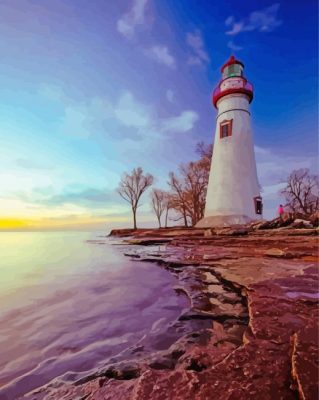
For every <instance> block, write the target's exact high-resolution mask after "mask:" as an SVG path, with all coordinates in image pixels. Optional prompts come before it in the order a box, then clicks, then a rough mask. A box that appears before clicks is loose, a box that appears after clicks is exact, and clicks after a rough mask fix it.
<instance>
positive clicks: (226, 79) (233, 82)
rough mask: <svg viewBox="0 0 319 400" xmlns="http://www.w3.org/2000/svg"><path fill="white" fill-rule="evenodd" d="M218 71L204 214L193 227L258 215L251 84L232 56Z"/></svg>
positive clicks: (241, 220)
mask: <svg viewBox="0 0 319 400" xmlns="http://www.w3.org/2000/svg"><path fill="white" fill-rule="evenodd" d="M221 73H222V79H221V81H220V82H219V84H218V85H217V87H216V89H215V90H214V92H213V98H212V101H213V105H214V106H215V107H216V108H217V111H218V113H217V118H216V130H215V141H214V151H213V157H212V162H211V169H210V175H209V183H208V188H207V195H206V206H205V214H204V218H203V219H201V220H200V221H199V222H198V223H197V225H196V226H197V227H213V226H231V225H236V224H244V223H247V222H250V221H253V220H258V219H261V217H262V207H263V205H262V198H261V196H260V186H259V182H258V177H257V169H256V160H255V153H254V143H253V136H252V129H251V113H250V106H249V105H250V103H251V102H252V100H253V97H254V90H253V86H252V84H251V83H250V82H248V81H247V79H246V78H245V76H244V64H243V63H242V62H241V61H239V60H237V59H236V58H235V57H234V56H231V57H230V59H229V60H228V61H227V62H226V63H225V64H224V65H223V66H222V68H221Z"/></svg>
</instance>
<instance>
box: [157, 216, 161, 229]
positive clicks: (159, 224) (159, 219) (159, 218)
mask: <svg viewBox="0 0 319 400" xmlns="http://www.w3.org/2000/svg"><path fill="white" fill-rule="evenodd" d="M157 219H158V227H159V228H161V217H160V216H159V217H157Z"/></svg>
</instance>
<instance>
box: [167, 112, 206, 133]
mask: <svg viewBox="0 0 319 400" xmlns="http://www.w3.org/2000/svg"><path fill="white" fill-rule="evenodd" d="M198 119H199V116H198V114H197V113H196V112H195V111H183V112H182V113H181V114H180V115H179V116H177V117H172V118H168V119H166V120H163V121H162V130H163V131H164V132H171V133H174V132H175V133H179V132H188V131H190V130H191V129H193V127H194V125H195V123H196V121H197V120H198Z"/></svg>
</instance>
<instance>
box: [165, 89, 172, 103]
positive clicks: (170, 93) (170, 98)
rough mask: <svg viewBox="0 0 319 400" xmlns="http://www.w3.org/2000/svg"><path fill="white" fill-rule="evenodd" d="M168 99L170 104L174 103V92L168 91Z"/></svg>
mask: <svg viewBox="0 0 319 400" xmlns="http://www.w3.org/2000/svg"><path fill="white" fill-rule="evenodd" d="M166 98H167V100H168V101H169V102H170V103H173V101H174V92H173V90H171V89H167V90H166Z"/></svg>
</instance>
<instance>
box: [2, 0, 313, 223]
mask: <svg viewBox="0 0 319 400" xmlns="http://www.w3.org/2000/svg"><path fill="white" fill-rule="evenodd" d="M317 7H318V6H317V2H316V1H315V0H307V1H305V2H300V1H299V0H298V1H297V0H284V1H281V2H273V1H272V0H267V1H266V0H259V1H250V0H247V1H245V2H239V1H234V0H225V1H223V2H212V1H211V2H208V1H206V0H175V1H174V2H172V1H169V0H161V1H158V0H118V1H116V2H110V1H104V0H90V1H89V2H88V1H86V0H68V1H63V0H54V1H53V0H37V1H36V0H1V1H0V54H1V63H0V85H1V90H0V146H1V156H0V229H3V230H8V229H9V230H11V229H12V230H37V229H40V230H42V229H43V230H47V229H49V230H51V229H84V230H91V229H104V228H112V227H120V226H130V225H131V214H130V209H129V205H128V204H127V203H125V201H124V200H122V199H121V198H120V197H119V195H118V194H117V193H116V190H115V189H116V187H117V185H118V183H119V180H120V178H121V176H122V174H123V173H124V172H130V171H131V170H132V169H133V168H134V167H137V166H141V167H142V168H143V170H144V171H145V172H149V173H151V174H153V175H154V177H155V184H154V186H156V187H159V188H163V189H167V179H168V173H169V171H177V170H178V166H179V164H181V163H185V162H188V161H190V160H194V159H196V154H195V148H196V143H198V142H200V141H204V142H205V143H210V142H212V141H213V139H214V131H215V118H216V110H215V109H214V107H213V106H212V103H211V93H212V91H213V89H214V87H215V86H216V85H217V83H218V81H219V80H220V78H221V74H220V67H221V66H222V65H223V63H224V62H225V61H226V60H227V59H228V58H229V56H230V55H231V54H235V56H236V57H237V58H239V59H240V60H241V61H243V62H244V64H245V75H246V77H247V78H248V80H249V81H250V82H252V83H253V85H254V89H255V95H254V100H253V102H252V104H251V113H252V126H253V132H254V144H255V153H256V159H257V170H258V177H259V181H260V184H261V186H262V196H263V199H264V211H265V212H264V216H265V217H266V218H272V217H274V216H275V213H276V207H277V206H278V203H279V202H282V200H283V199H282V198H280V196H279V195H278V191H279V190H280V189H281V188H282V187H283V185H284V184H283V181H284V179H285V178H286V177H287V176H288V175H289V173H290V172H291V171H292V170H293V169H298V168H310V170H311V171H312V172H314V173H316V172H317V163H316V157H317V151H318V138H317V131H318V121H317V94H318V93H317V89H318V88H317V84H318V78H317V70H318V59H317V33H318V32H317V29H318V21H317V15H318V10H317ZM149 202H150V201H149V195H148V194H145V196H144V198H142V203H143V205H142V207H141V208H140V209H139V211H138V222H139V225H140V226H152V225H154V226H155V225H156V223H155V221H156V219H155V216H154V215H153V214H152V212H151V209H150V205H149Z"/></svg>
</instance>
